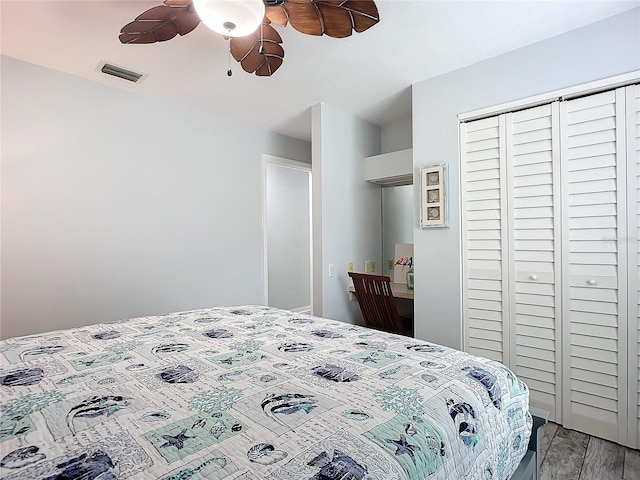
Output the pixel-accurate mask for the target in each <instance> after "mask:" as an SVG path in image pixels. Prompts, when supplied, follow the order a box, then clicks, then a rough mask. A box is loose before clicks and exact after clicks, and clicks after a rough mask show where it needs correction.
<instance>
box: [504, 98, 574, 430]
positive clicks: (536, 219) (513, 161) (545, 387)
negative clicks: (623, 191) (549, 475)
mask: <svg viewBox="0 0 640 480" xmlns="http://www.w3.org/2000/svg"><path fill="white" fill-rule="evenodd" d="M558 127H559V124H558V103H557V102H554V103H552V104H548V105H542V106H540V107H535V108H530V109H527V110H522V111H519V112H515V113H509V114H507V115H506V131H505V134H506V135H505V137H506V149H507V160H506V163H507V178H508V181H507V191H508V194H507V196H508V199H509V201H508V231H509V235H510V239H509V242H508V244H509V264H510V265H509V291H510V292H511V294H510V302H511V303H510V312H511V319H510V320H511V341H510V343H511V345H512V348H511V358H510V362H509V363H510V367H511V368H512V369H513V370H514V371H515V372H516V374H517V375H519V376H520V378H522V380H524V381H525V382H526V383H527V385H528V386H529V391H530V399H531V404H532V405H535V406H536V407H537V408H542V409H544V410H547V411H549V412H550V420H552V421H554V422H560V421H561V418H562V409H561V398H560V393H561V388H560V386H561V383H562V382H561V376H560V374H561V372H560V366H559V365H560V348H559V347H560V326H559V325H558V319H559V318H560V316H559V313H560V311H561V300H562V298H561V293H560V282H559V280H560V273H559V270H560V261H559V256H560V241H559V237H560V214H559V211H558V212H556V210H557V209H558V205H559V184H560V165H559V161H560V149H559V145H558V143H559V142H558V139H559V135H558ZM556 278H557V279H558V280H557V281H556Z"/></svg>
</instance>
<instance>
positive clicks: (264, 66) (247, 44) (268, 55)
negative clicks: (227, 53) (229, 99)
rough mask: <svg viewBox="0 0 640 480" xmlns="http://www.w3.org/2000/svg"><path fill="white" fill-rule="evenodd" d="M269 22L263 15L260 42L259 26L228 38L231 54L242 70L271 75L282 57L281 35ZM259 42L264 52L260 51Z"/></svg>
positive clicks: (278, 65)
mask: <svg viewBox="0 0 640 480" xmlns="http://www.w3.org/2000/svg"><path fill="white" fill-rule="evenodd" d="M269 23H270V21H269V19H268V18H266V17H265V20H264V21H263V24H262V42H261V41H260V28H258V29H257V30H256V31H255V32H253V33H252V34H250V35H247V36H245V37H233V38H231V40H230V41H231V46H230V48H231V55H233V58H235V60H236V61H237V62H240V65H241V66H242V68H243V70H244V71H245V72H248V73H255V74H256V75H258V76H261V77H268V76H270V75H273V74H274V73H275V71H276V70H278V68H280V65H282V61H283V59H284V49H283V48H282V45H281V44H282V37H280V34H279V33H278V32H277V31H276V30H275V29H274V28H273V27H272V26H271V25H270V24H269ZM261 43H262V45H263V49H264V53H260V44H261Z"/></svg>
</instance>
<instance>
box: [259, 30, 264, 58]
mask: <svg viewBox="0 0 640 480" xmlns="http://www.w3.org/2000/svg"><path fill="white" fill-rule="evenodd" d="M263 27H264V23H260V48H258V53H259V54H260V55H264V28H263Z"/></svg>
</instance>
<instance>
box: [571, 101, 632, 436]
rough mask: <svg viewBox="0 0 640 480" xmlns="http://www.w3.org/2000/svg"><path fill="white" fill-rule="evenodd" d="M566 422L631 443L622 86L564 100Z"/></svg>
mask: <svg viewBox="0 0 640 480" xmlns="http://www.w3.org/2000/svg"><path fill="white" fill-rule="evenodd" d="M560 111H561V115H560V128H561V131H562V145H561V150H562V159H561V163H562V166H561V168H562V170H561V175H562V191H563V200H564V201H563V205H562V236H563V242H562V263H563V265H562V270H563V271H562V285H563V335H562V341H563V346H562V350H563V360H562V365H563V407H564V408H563V425H564V426H565V427H567V428H570V429H576V430H579V431H581V432H585V433H589V434H592V435H595V436H598V437H601V438H605V439H609V440H613V441H616V442H622V443H625V442H626V441H627V425H628V422H627V418H628V417H627V413H628V410H627V401H628V396H627V364H628V362H627V339H626V337H627V318H626V310H627V301H626V288H627V286H626V281H627V277H626V275H627V259H626V248H627V247H626V236H627V235H626V222H627V220H626V201H625V199H626V183H627V178H626V161H625V158H624V157H625V156H626V147H625V145H624V136H625V135H624V128H616V126H617V125H623V124H624V88H621V89H618V90H615V91H609V92H605V93H600V94H595V95H591V96H587V97H583V98H578V99H574V100H570V101H564V102H561V106H560Z"/></svg>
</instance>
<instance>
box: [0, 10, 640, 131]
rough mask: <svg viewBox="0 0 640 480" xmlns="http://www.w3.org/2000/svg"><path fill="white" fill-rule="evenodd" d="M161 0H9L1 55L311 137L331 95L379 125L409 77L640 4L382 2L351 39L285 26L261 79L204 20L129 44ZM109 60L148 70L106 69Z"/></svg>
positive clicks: (403, 107)
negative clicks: (231, 59)
mask: <svg viewBox="0 0 640 480" xmlns="http://www.w3.org/2000/svg"><path fill="white" fill-rule="evenodd" d="M160 3H161V0H144V1H128V0H110V1H104V0H87V1H76V0H72V1H58V0H44V1H31V0H11V1H9V0H2V1H1V3H0V20H1V23H0V26H1V45H0V46H1V52H2V54H4V55H8V56H11V57H14V58H17V59H20V60H24V61H26V62H30V63H34V64H37V65H42V66H45V67H49V68H52V69H55V70H60V71H63V72H67V73H70V74H73V75H77V76H80V77H84V78H88V79H91V80H95V81H97V82H101V83H104V84H107V85H112V86H114V87H118V88H122V89H124V90H128V91H131V92H136V93H139V94H141V95H146V96H150V97H158V98H163V99H166V100H169V101H172V102H176V103H179V104H186V105H190V106H193V107H196V108H199V109H201V110H206V111H210V112H214V113H216V114H219V115H224V116H228V117H232V118H236V119H239V120H243V121H247V122H251V123H254V124H256V125H259V126H261V127H264V128H268V129H270V130H274V131H276V132H279V133H283V134H286V135H290V136H292V137H296V138H300V139H305V140H309V139H310V136H311V125H310V124H311V121H310V114H309V107H311V106H312V105H314V104H316V103H319V102H324V103H328V104H331V105H333V106H335V107H337V108H340V109H342V110H344V111H346V112H350V113H353V114H355V115H357V116H359V117H361V118H363V119H365V120H368V121H370V122H372V123H375V124H377V125H385V124H387V123H390V122H393V121H396V120H400V119H405V118H408V117H409V116H410V115H411V94H410V88H409V87H410V85H411V84H412V83H415V82H418V81H420V80H424V79H426V78H429V77H433V76H436V75H440V74H442V73H446V72H448V71H451V70H455V69H458V68H461V67H464V66H466V65H470V64H472V63H476V62H478V61H481V60H484V59H486V58H490V57H493V56H496V55H499V54H501V53H505V52H507V51H510V50H514V49H516V48H519V47H523V46H525V45H529V44H531V43H535V42H538V41H540V40H544V39H546V38H549V37H552V36H555V35H559V34H561V33H564V32H566V31H569V30H572V29H575V28H578V27H580V26H583V25H586V24H589V23H592V22H595V21H598V20H600V19H603V18H606V17H609V16H612V15H615V14H618V13H621V12H623V11H625V10H629V9H631V8H634V7H637V6H640V0H632V1H627V0H625V1H619V0H605V1H597V0H577V1H576V0H574V1H565V0H555V1H552V0H548V1H540V0H538V1H531V0H510V1H485V0H479V1H430V0H412V1H404V0H376V3H377V5H378V10H379V12H380V23H379V24H377V25H375V26H374V27H372V28H371V29H369V30H368V31H366V32H363V33H360V34H357V33H354V35H353V36H351V37H349V38H345V39H333V38H329V37H312V36H307V35H303V34H301V33H299V32H297V31H295V30H294V29H293V28H292V27H291V26H288V27H287V28H285V29H282V28H279V27H276V28H278V31H279V32H280V34H281V36H282V39H283V47H284V49H285V59H284V64H283V65H282V66H281V67H280V69H279V70H278V71H277V72H276V73H275V74H274V75H273V76H272V77H266V78H265V77H256V76H253V75H249V74H247V73H245V72H244V71H243V70H242V68H241V67H240V66H239V65H237V64H234V65H232V67H233V71H234V73H233V76H232V77H227V74H226V69H227V44H226V42H225V41H224V39H223V38H222V37H221V36H220V35H218V34H216V33H214V32H212V31H210V30H208V29H207V28H206V27H205V26H204V25H202V24H201V25H200V26H198V28H196V30H194V31H193V32H192V33H190V34H189V35H186V36H184V37H179V38H174V39H172V40H169V41H168V42H164V43H157V44H152V45H122V44H121V43H120V42H119V40H118V34H119V32H120V28H121V27H122V26H124V25H125V24H126V23H129V22H130V21H132V20H133V19H134V18H135V17H136V16H137V15H138V14H140V13H142V12H143V11H144V10H146V9H148V8H151V7H152V6H155V5H158V4H160ZM102 61H108V62H109V63H113V64H116V65H119V66H122V67H125V68H128V69H131V70H135V71H138V72H142V73H145V74H147V75H148V76H147V77H146V78H145V79H144V80H143V81H142V82H140V83H138V84H132V83H130V82H127V81H125V80H121V79H117V78H114V77H110V76H108V75H105V74H103V73H100V72H99V71H98V70H97V67H98V65H99V64H100V63H101V62H102Z"/></svg>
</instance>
